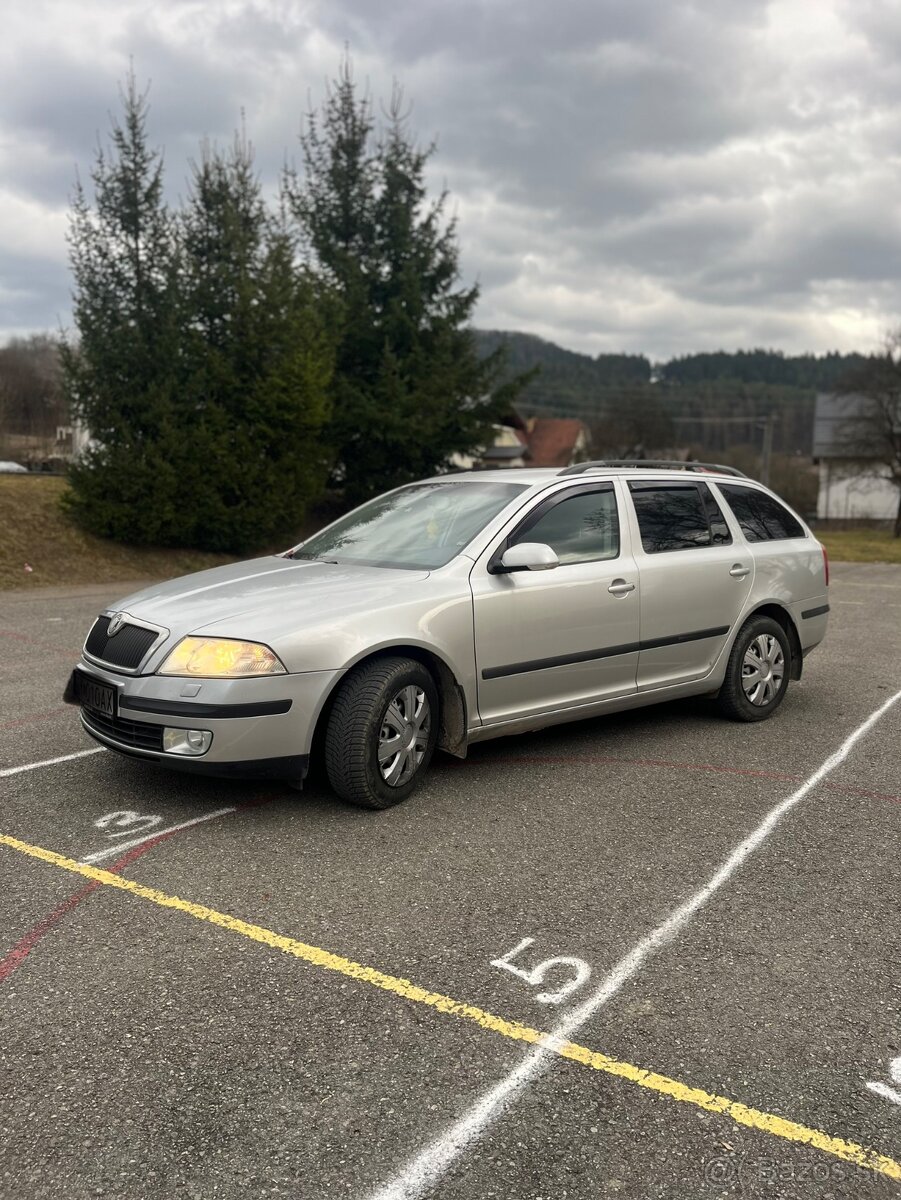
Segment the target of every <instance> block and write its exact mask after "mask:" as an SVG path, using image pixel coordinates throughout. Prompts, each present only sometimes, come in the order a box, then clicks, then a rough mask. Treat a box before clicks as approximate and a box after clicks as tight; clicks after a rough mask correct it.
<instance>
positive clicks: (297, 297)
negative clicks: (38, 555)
mask: <svg viewBox="0 0 901 1200" xmlns="http://www.w3.org/2000/svg"><path fill="white" fill-rule="evenodd" d="M123 102H124V118H123V120H122V122H121V124H120V123H115V124H114V126H113V131H112V153H111V154H110V155H109V156H107V155H106V154H104V153H103V152H100V153H99V154H98V158H97V161H96V164H95V167H94V170H93V173H92V178H93V183H94V193H95V201H94V205H93V206H91V204H90V203H89V201H88V199H87V197H86V195H85V193H84V191H83V189H81V188H80V187H79V188H78V189H77V191H76V195H75V200H74V211H73V216H72V225H71V233H70V244H71V257H72V265H73V270H74V274H75V286H76V293H75V323H76V327H77V329H78V333H79V338H80V340H79V342H78V344H77V345H69V346H67V347H66V348H65V351H64V366H65V378H66V385H67V391H68V396H69V400H70V404H71V407H72V410H73V412H74V414H75V415H76V416H77V417H78V418H79V419H80V420H82V421H83V422H84V423H85V425H86V426H87V427H88V429H89V430H90V433H91V436H92V439H93V441H94V448H93V449H92V450H91V451H90V453H89V454H88V455H87V457H86V458H85V459H84V460H83V461H82V462H81V463H79V464H77V465H76V466H75V467H74V468H73V470H72V474H71V482H72V489H73V492H72V499H71V502H70V503H71V507H72V508H73V509H74V511H75V513H76V516H77V517H78V518H79V519H80V520H81V522H82V523H83V524H84V525H85V526H86V527H87V528H89V529H91V530H92V531H93V532H96V533H100V534H102V535H107V536H111V537H114V538H118V539H121V540H123V541H129V542H133V543H149V544H157V545H171V546H193V547H196V548H198V549H211V550H223V551H236V552H243V551H247V550H250V549H254V548H258V547H260V546H264V545H266V544H267V542H269V541H270V540H271V539H273V538H274V537H276V536H280V535H288V534H289V533H293V532H294V531H296V529H297V526H298V525H299V523H300V521H301V519H302V518H303V515H304V512H305V509H306V507H307V505H308V504H309V502H310V501H311V500H312V499H313V498H314V497H315V496H316V495H317V494H318V492H319V491H320V490H321V488H322V486H323V484H324V481H325V478H326V475H327V473H328V466H329V459H328V457H327V456H326V454H325V453H324V451H323V449H322V444H321V438H320V432H321V429H322V426H323V424H324V422H325V420H326V418H327V415H328V404H329V395H328V387H329V383H330V377H331V361H332V347H331V344H330V340H329V337H328V336H327V335H326V333H325V328H326V320H327V313H328V297H327V296H325V295H322V294H320V293H321V292H322V289H320V288H318V287H317V286H316V285H315V284H314V282H313V281H312V280H311V279H310V278H309V276H308V275H307V273H306V272H304V271H301V270H298V269H297V266H296V257H297V255H296V246H295V244H294V240H293V237H292V234H291V233H290V231H289V229H288V228H287V223H286V222H285V221H284V219H281V220H276V219H273V218H271V217H270V216H269V215H268V213H267V211H266V208H265V205H264V203H263V200H262V198H261V194H260V186H259V182H258V180H257V179H256V177H255V174H254V169H253V160H252V154H251V151H250V147H249V146H248V144H247V143H246V140H245V139H243V138H240V139H236V142H235V145H234V147H233V148H232V150H231V152H230V153H227V154H221V153H219V152H217V151H214V150H210V149H209V148H205V149H204V151H203V154H202V157H201V160H200V163H199V164H198V165H196V166H195V168H194V171H193V179H192V186H191V193H190V196H189V199H188V202H187V205H186V206H185V208H184V211H182V212H181V213H178V214H172V213H171V212H169V211H168V209H167V208H166V206H165V205H164V203H163V198H162V192H163V176H162V162H161V158H160V156H159V154H158V153H156V152H154V151H152V150H150V149H149V148H148V144H147V134H146V120H147V103H146V96H145V95H139V94H138V92H137V90H136V87H135V83H134V78H133V77H129V79H128V83H127V87H126V89H125V92H124V96H123Z"/></svg>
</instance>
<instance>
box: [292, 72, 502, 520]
mask: <svg viewBox="0 0 901 1200" xmlns="http://www.w3.org/2000/svg"><path fill="white" fill-rule="evenodd" d="M301 142H302V148H303V157H304V165H305V175H304V178H303V179H302V180H300V179H298V178H297V177H296V176H294V175H288V177H287V178H286V193H287V195H288V198H289V201H290V204H291V208H292V211H293V213H294V215H295V218H296V220H297V222H298V226H299V229H300V231H301V234H302V237H303V239H304V240H305V241H306V242H307V243H308V245H309V247H310V251H311V255H312V259H313V262H314V263H315V265H316V267H317V268H318V269H319V270H321V271H322V272H324V273H325V275H326V276H327V277H328V278H329V279H330V280H332V281H333V283H334V285H335V287H336V289H337V292H338V295H339V296H340V298H341V301H342V317H341V322H340V328H339V341H338V349H337V359H336V370H335V378H334V384H333V389H332V395H333V416H332V420H331V422H330V425H329V428H328V431H327V435H326V436H327V437H328V439H329V441H330V442H331V444H332V446H333V448H334V452H335V457H336V462H337V465H338V468H339V478H340V480H341V482H342V484H343V487H344V490H345V494H346V496H347V498H348V499H349V500H352V501H359V500H362V499H365V498H367V497H368V496H370V495H372V494H374V493H375V492H378V491H380V490H383V489H384V488H387V487H392V486H395V485H396V484H399V483H403V482H406V481H408V480H411V479H416V478H420V477H422V476H423V475H429V474H431V473H432V472H434V471H435V470H438V469H441V468H442V467H443V466H445V465H446V464H447V463H448V461H449V459H450V457H451V455H452V454H453V453H454V452H455V451H466V450H471V449H473V448H474V447H476V446H478V445H479V444H481V443H484V441H486V440H490V437H489V436H488V428H489V426H490V424H491V421H492V420H493V419H494V418H495V417H496V416H497V415H498V414H499V413H500V412H501V411H503V410H504V409H505V408H506V407H507V406H508V405H509V403H510V401H511V399H512V397H513V396H514V395H515V394H516V392H517V391H518V389H519V386H520V384H521V381H520V380H518V379H515V380H513V381H512V382H510V383H508V384H506V385H504V386H503V387H500V386H499V385H498V378H499V375H500V370H501V366H502V359H501V356H500V354H494V355H492V356H490V357H489V358H487V359H484V358H483V359H480V358H479V356H478V354H477V350H476V344H475V339H474V336H473V334H472V331H471V329H470V324H469V323H470V320H471V317H472V313H473V310H474V308H475V305H476V302H477V299H478V288H477V287H469V288H467V287H463V286H461V284H460V270H459V250H458V246H457V231H456V225H455V222H454V221H453V220H451V221H446V220H445V207H446V202H447V195H446V193H442V194H441V195H439V196H438V197H437V198H436V199H433V200H429V199H428V195H427V189H426V183H425V170H426V165H427V163H428V160H429V158H430V157H431V155H432V154H433V152H434V149H435V148H434V146H428V147H427V148H425V149H420V148H418V147H417V145H416V144H415V142H414V141H413V139H412V136H411V134H410V131H409V128H408V115H407V114H405V113H404V111H403V96H402V94H401V92H400V91H399V90H398V89H395V92H394V95H393V97H392V100H391V104H390V108H389V112H388V121H387V128H386V130H385V131H384V132H383V133H382V134H381V136H379V135H378V134H377V131H376V125H375V119H374V116H373V111H372V105H371V103H370V102H369V100H368V98H366V97H365V96H364V97H362V98H359V97H358V95H357V90H356V86H355V84H354V80H353V76H352V72H351V69H350V66H349V64H348V63H346V62H345V63H344V65H343V66H342V69H341V72H340V74H339V78H338V79H337V81H336V82H335V84H334V85H333V87H332V88H331V89H330V90H329V92H328V94H327V97H326V101H325V104H324V106H323V109H322V111H321V113H320V112H314V113H312V114H311V115H310V116H309V117H308V118H307V123H306V127H305V130H304V133H303V135H302V139H301Z"/></svg>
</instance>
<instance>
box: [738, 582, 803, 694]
mask: <svg viewBox="0 0 901 1200" xmlns="http://www.w3.org/2000/svg"><path fill="white" fill-rule="evenodd" d="M751 617H769V618H770V619H771V620H773V621H775V622H776V624H777V625H781V626H782V628H783V629H784V630H785V636H786V637H787V638H788V643H789V646H790V647H791V671H790V672H789V679H800V678H801V671H802V668H803V666H804V652H803V650H802V649H801V637H800V634H799V633H798V627H797V625H795V620H794V617H793V616H792V615H791V613H790V612H789V611H788V609H787V608H785V607H784V605H782V604H779V603H777V602H776V601H775V600H770V601H768V602H767V603H766V604H758V605H757V607H756V608H754V609H752V610H751V612H749V613H746V614H745V619H744V621H742V625H744V623H745V621H749V620H750V619H751Z"/></svg>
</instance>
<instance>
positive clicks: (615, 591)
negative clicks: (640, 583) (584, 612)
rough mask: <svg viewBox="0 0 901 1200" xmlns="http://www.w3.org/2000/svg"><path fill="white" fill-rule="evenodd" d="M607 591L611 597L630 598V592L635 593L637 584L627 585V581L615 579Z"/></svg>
mask: <svg viewBox="0 0 901 1200" xmlns="http://www.w3.org/2000/svg"><path fill="white" fill-rule="evenodd" d="M607 591H608V592H609V593H610V595H611V596H628V594H629V592H634V591H635V584H634V583H627V582H626V580H625V579H614V581H613V583H611V584H610V587H608V588H607Z"/></svg>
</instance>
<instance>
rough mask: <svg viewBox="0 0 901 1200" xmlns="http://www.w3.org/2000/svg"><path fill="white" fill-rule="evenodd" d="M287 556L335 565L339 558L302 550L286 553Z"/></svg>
mask: <svg viewBox="0 0 901 1200" xmlns="http://www.w3.org/2000/svg"><path fill="white" fill-rule="evenodd" d="M285 558H304V559H306V561H307V562H324V563H329V564H330V565H331V566H333V567H337V566H338V560H337V558H322V557H321V556H320V555H318V554H304V552H303V551H302V550H298V551H297V552H296V553H294V554H286V555H285Z"/></svg>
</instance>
